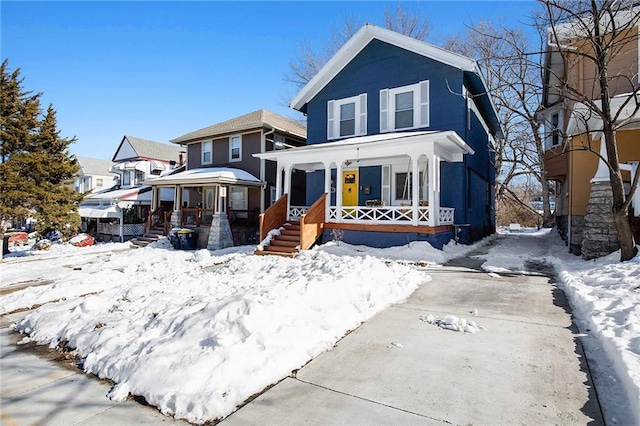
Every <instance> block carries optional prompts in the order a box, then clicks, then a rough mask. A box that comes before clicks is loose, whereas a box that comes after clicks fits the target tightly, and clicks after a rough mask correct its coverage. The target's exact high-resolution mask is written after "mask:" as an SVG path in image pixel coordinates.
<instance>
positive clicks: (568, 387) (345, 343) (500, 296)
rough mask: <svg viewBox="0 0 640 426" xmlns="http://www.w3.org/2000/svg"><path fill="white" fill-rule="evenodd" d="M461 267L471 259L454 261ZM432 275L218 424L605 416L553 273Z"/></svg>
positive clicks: (586, 419) (596, 419)
mask: <svg viewBox="0 0 640 426" xmlns="http://www.w3.org/2000/svg"><path fill="white" fill-rule="evenodd" d="M465 264H466V265H467V266H477V264H478V262H477V261H474V260H473V259H468V258H467V259H461V260H457V261H456V262H455V265H465ZM432 275H433V281H431V282H429V283H426V284H424V285H422V286H421V287H420V288H419V289H418V290H417V291H416V292H415V293H414V294H413V295H412V296H411V298H410V299H409V300H408V301H407V302H406V303H404V304H401V305H395V306H392V307H390V308H388V309H386V310H384V311H383V312H381V313H380V314H378V315H376V316H375V317H374V318H373V319H371V320H370V321H368V322H367V323H366V324H364V325H362V326H361V327H360V328H358V329H357V330H355V331H354V332H352V333H351V334H349V335H348V336H346V337H345V338H344V339H342V340H341V341H340V342H339V343H338V344H337V346H336V347H335V348H334V350H332V351H330V352H326V353H324V354H322V355H320V356H319V357H317V358H316V359H314V360H313V361H311V362H310V363H309V364H307V365H306V366H305V367H304V368H302V369H301V370H299V371H298V372H297V373H296V374H295V375H294V376H292V377H289V378H286V379H285V380H283V381H281V382H280V383H278V384H277V385H275V386H274V387H272V388H271V389H269V390H268V391H266V392H265V393H263V394H262V395H260V396H258V397H257V398H256V399H254V400H253V401H252V402H250V403H248V404H247V405H245V406H244V407H242V408H241V409H239V410H238V411H236V412H235V413H234V414H232V415H231V416H229V417H228V418H227V419H226V420H224V422H223V423H224V424H226V425H228V426H231V425H258V424H279V425H282V424H290V425H299V424H306V425H314V424H442V423H451V424H458V425H468V424H485V425H489V424H490V425H505V424H562V425H567V424H576V425H584V424H596V425H597V424H603V420H602V414H601V410H600V406H599V404H598V401H597V397H596V394H595V390H594V388H593V384H592V382H591V377H590V375H589V372H588V367H587V365H586V362H585V356H584V353H583V350H582V346H581V344H580V342H579V340H578V336H577V330H576V328H575V327H574V326H573V324H572V320H571V313H570V312H569V307H568V304H567V301H566V299H565V297H564V294H563V293H562V292H561V291H560V290H558V289H557V288H556V287H555V285H554V284H553V283H552V281H551V280H550V279H549V278H547V277H545V276H542V275H538V276H530V275H529V276H522V275H511V276H505V275H503V276H501V277H500V278H497V277H492V276H489V275H488V274H487V273H485V272H482V271H479V270H474V269H469V268H465V267H460V266H453V265H450V266H445V267H442V268H436V269H433V274H432ZM476 310H477V315H476V314H475V311H476ZM429 314H432V315H435V316H436V317H443V316H445V315H450V314H453V315H456V316H458V317H464V318H466V319H468V320H474V321H476V322H477V323H478V324H479V325H482V326H483V327H485V328H486V329H485V330H481V331H479V332H477V333H475V334H471V333H461V332H454V331H449V330H443V329H440V328H438V327H436V326H435V325H432V324H429V323H426V322H424V321H422V320H421V317H424V316H427V315H429Z"/></svg>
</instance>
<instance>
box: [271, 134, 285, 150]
mask: <svg viewBox="0 0 640 426" xmlns="http://www.w3.org/2000/svg"><path fill="white" fill-rule="evenodd" d="M285 148H286V146H285V138H284V136H282V135H275V136H274V138H273V150H274V151H277V150H280V149H285Z"/></svg>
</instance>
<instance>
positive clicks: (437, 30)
mask: <svg viewBox="0 0 640 426" xmlns="http://www.w3.org/2000/svg"><path fill="white" fill-rule="evenodd" d="M396 4H397V3H396V2H338V1H334V2H306V1H305V2H303V1H299V2H271V1H261V2H208V1H197V2H164V1H163V2H151V1H143V2H119V1H114V2H97V1H86V2H57V1H53V2H30V1H28V2H23V1H20V2H13V1H1V2H0V13H1V39H0V47H1V51H0V53H1V56H2V59H3V60H4V59H5V58H8V59H9V66H10V68H11V69H15V68H21V70H22V76H23V77H24V78H25V81H24V86H25V88H26V89H29V90H33V91H39V92H43V93H44V95H43V97H42V101H43V108H46V106H47V105H48V104H49V103H53V105H54V107H55V109H56V110H57V113H58V127H59V129H60V130H61V133H62V135H63V136H65V137H71V136H76V137H77V138H78V141H77V142H76V143H75V144H73V145H71V152H72V153H74V154H77V155H81V156H88V157H95V158H103V159H111V157H112V156H113V154H114V152H115V150H116V148H117V147H118V144H119V143H120V141H121V139H122V137H123V135H125V134H126V135H131V136H136V137H140V138H145V139H151V140H155V141H158V142H168V141H169V140H170V139H173V138H176V137H178V136H181V135H183V134H185V133H188V132H190V131H193V130H196V129H199V128H202V127H206V126H209V125H212V124H215V123H218V122H220V121H224V120H227V119H229V118H233V117H236V116H239V115H242V114H245V113H248V112H251V111H255V110H257V109H260V108H267V109H269V110H272V111H274V112H277V113H279V114H282V115H285V116H289V117H297V116H296V114H297V113H296V112H295V111H293V110H291V109H289V108H288V107H287V106H286V103H287V100H288V99H289V98H290V97H291V96H292V95H294V94H295V88H294V87H293V86H292V85H291V84H290V83H287V82H286V81H285V78H284V77H285V75H286V73H287V72H288V69H289V62H290V60H291V59H292V58H293V57H294V56H295V53H296V51H297V45H298V43H301V42H304V41H308V42H309V43H311V44H312V45H320V44H322V43H323V40H325V39H326V38H327V37H328V36H329V35H330V33H331V28H332V27H334V26H339V24H340V22H342V21H343V19H344V17H345V16H347V15H348V16H353V17H357V18H358V19H359V20H360V22H362V23H364V22H370V23H373V24H378V25H381V23H382V16H383V11H384V8H385V7H389V8H394V7H395V6H396ZM403 4H404V6H405V8H408V9H412V8H417V9H418V10H419V11H421V13H423V14H425V15H426V16H428V17H429V20H430V22H431V26H432V31H431V35H430V37H429V41H430V42H431V43H433V44H441V43H442V42H443V41H444V40H445V38H446V37H447V36H449V35H452V34H455V33H457V32H460V31H462V30H464V24H468V23H470V22H472V21H474V22H475V21H477V20H480V19H489V20H494V21H497V20H498V19H502V20H503V21H504V22H505V23H507V24H510V25H518V24H519V23H526V22H528V16H529V14H530V12H531V10H532V9H533V8H534V7H535V4H534V3H532V2H528V1H509V2H507V1H493V2H486V1H467V2H462V1H446V2H438V1H429V2H420V3H415V2H406V3H403Z"/></svg>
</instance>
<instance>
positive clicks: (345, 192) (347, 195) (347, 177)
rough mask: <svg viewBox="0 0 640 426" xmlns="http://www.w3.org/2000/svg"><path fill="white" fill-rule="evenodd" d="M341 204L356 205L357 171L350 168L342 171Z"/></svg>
mask: <svg viewBox="0 0 640 426" xmlns="http://www.w3.org/2000/svg"><path fill="white" fill-rule="evenodd" d="M342 205H343V206H357V205H358V171H357V170H351V171H348V172H343V173H342Z"/></svg>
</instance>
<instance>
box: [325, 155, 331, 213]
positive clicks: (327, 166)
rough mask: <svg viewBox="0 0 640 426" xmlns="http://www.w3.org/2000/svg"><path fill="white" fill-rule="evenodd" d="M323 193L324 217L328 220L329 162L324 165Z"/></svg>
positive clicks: (329, 199) (329, 193) (329, 192)
mask: <svg viewBox="0 0 640 426" xmlns="http://www.w3.org/2000/svg"><path fill="white" fill-rule="evenodd" d="M324 192H325V193H326V194H327V197H328V199H327V201H326V202H325V203H324V208H325V212H324V217H325V220H328V219H329V205H330V204H331V162H329V163H328V164H327V163H324Z"/></svg>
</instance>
